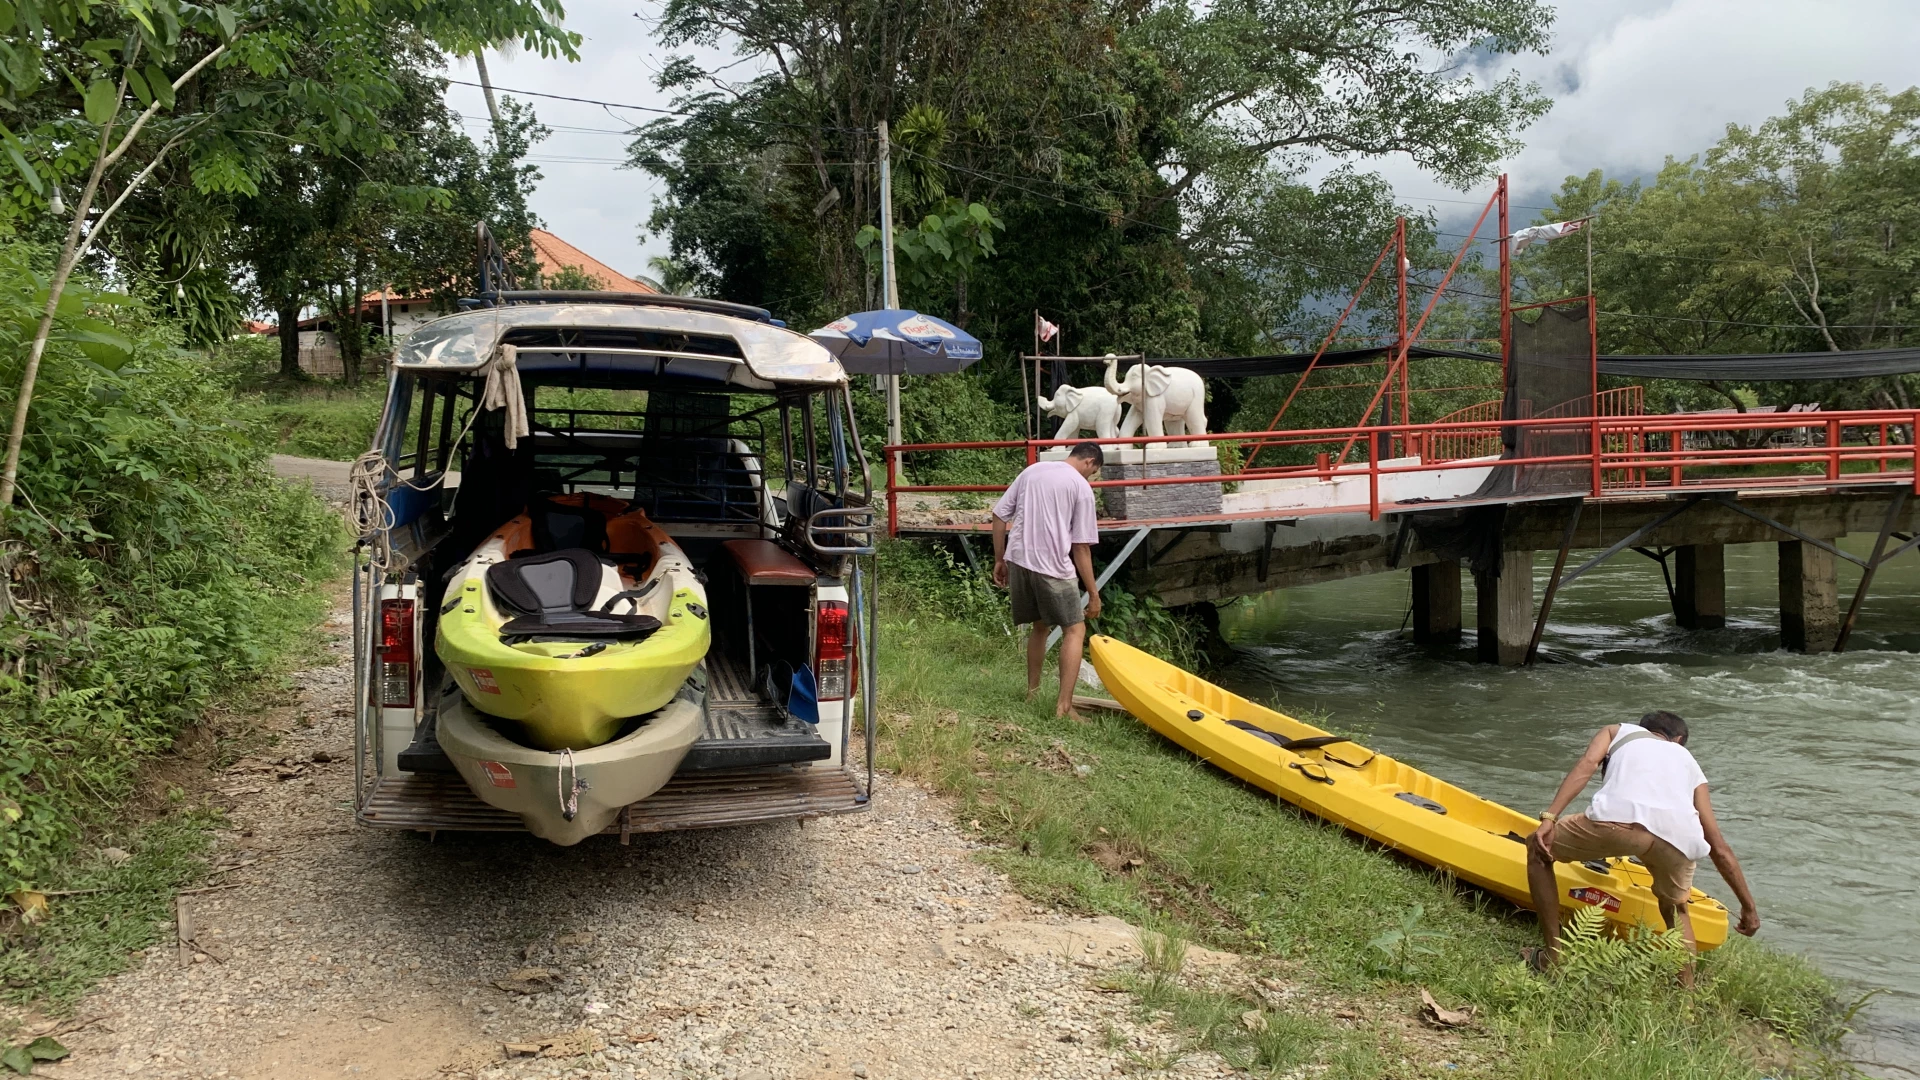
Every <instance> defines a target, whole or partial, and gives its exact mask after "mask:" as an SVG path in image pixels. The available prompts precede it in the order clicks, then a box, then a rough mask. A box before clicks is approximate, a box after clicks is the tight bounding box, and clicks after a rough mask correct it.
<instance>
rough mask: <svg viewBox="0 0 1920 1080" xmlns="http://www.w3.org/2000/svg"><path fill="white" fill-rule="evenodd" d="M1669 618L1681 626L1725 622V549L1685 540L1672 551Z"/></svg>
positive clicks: (1710, 625)
mask: <svg viewBox="0 0 1920 1080" xmlns="http://www.w3.org/2000/svg"><path fill="white" fill-rule="evenodd" d="M1673 619H1674V621H1675V622H1677V623H1679V624H1680V626H1681V628H1682V629H1685V630H1718V629H1720V628H1721V627H1723V626H1725V625H1727V549H1726V548H1725V547H1724V546H1723V545H1720V544H1689V545H1687V546H1685V547H1682V548H1678V549H1676V550H1675V551H1674V559H1673Z"/></svg>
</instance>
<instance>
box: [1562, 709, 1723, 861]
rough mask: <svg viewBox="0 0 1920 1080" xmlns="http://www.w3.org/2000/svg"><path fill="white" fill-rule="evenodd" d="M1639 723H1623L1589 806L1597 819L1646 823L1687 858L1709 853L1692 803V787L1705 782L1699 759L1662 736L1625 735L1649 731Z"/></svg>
mask: <svg viewBox="0 0 1920 1080" xmlns="http://www.w3.org/2000/svg"><path fill="white" fill-rule="evenodd" d="M1645 730H1646V729H1645V728H1643V727H1641V726H1640V725H1639V724H1621V725H1620V731H1619V734H1617V735H1615V736H1614V739H1613V746H1612V747H1609V748H1608V751H1607V752H1608V755H1609V757H1608V759H1607V779H1606V782H1605V783H1603V784H1601V785H1600V790H1599V791H1597V792H1595V793H1594V796H1593V802H1592V803H1590V804H1589V805H1588V806H1587V817H1589V818H1591V819H1593V820H1594V821H1617V822H1621V823H1623V824H1630V825H1644V826H1646V829H1647V831H1648V832H1650V833H1652V834H1653V835H1655V836H1657V837H1659V838H1660V839H1662V840H1665V841H1666V842H1667V843H1669V844H1672V845H1673V846H1674V847H1676V848H1679V849H1680V854H1682V855H1685V856H1686V857H1687V858H1689V859H1698V858H1701V857H1703V856H1705V855H1706V854H1707V851H1708V848H1707V838H1706V834H1705V833H1703V832H1701V830H1700V814H1699V812H1698V811H1696V810H1695V809H1694V808H1693V791H1694V789H1695V788H1697V787H1699V786H1700V785H1701V784H1704V783H1706V782H1707V775H1706V774H1705V773H1703V772H1701V771H1700V763H1699V762H1697V761H1695V760H1693V755H1692V754H1691V753H1689V752H1688V751H1687V748H1686V747H1684V746H1681V745H1680V744H1679V743H1675V742H1668V741H1667V740H1665V739H1661V738H1651V739H1635V740H1634V741H1633V742H1631V743H1628V744H1627V745H1625V746H1621V745H1620V743H1621V740H1623V739H1625V738H1626V737H1627V736H1629V735H1632V734H1634V733H1635V732H1639V731H1645Z"/></svg>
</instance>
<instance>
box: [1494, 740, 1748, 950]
mask: <svg viewBox="0 0 1920 1080" xmlns="http://www.w3.org/2000/svg"><path fill="white" fill-rule="evenodd" d="M1595 771H1600V772H1601V773H1602V774H1603V776H1604V777H1605V780H1604V781H1603V782H1602V783H1601V785H1600V790H1599V791H1598V792H1595V793H1594V796H1593V801H1592V802H1591V803H1590V804H1588V806H1587V812H1586V813H1584V814H1574V815H1572V816H1571V817H1567V818H1562V817H1560V814H1561V812H1562V811H1564V810H1565V809H1566V808H1567V805H1568V804H1569V803H1571V802H1573V800H1574V799H1575V798H1576V797H1578V796H1579V794H1580V792H1581V791H1583V790H1585V788H1586V786H1587V781H1588V780H1590V779H1592V778H1593V774H1594V772H1595ZM1527 851H1528V856H1529V857H1528V859H1527V885H1528V886H1529V889H1530V891H1531V892H1532V893H1533V910H1534V911H1536V912H1538V913H1539V915H1540V932H1541V934H1542V935H1543V936H1544V937H1545V938H1546V947H1545V949H1543V950H1542V952H1541V953H1540V961H1541V966H1546V965H1550V964H1551V963H1552V962H1553V960H1554V958H1555V952H1556V950H1557V949H1558V947H1559V944H1560V903H1561V900H1560V889H1559V886H1558V884H1557V883H1556V882H1555V880H1554V874H1553V864H1554V863H1556V862H1587V861H1589V860H1593V859H1603V860H1604V859H1609V858H1618V857H1625V856H1632V857H1635V858H1638V859H1639V860H1640V861H1641V862H1642V863H1645V864H1646V868H1647V870H1648V872H1650V873H1651V874H1652V875H1653V893H1654V895H1655V896H1656V897H1658V898H1659V900H1660V916H1661V918H1663V919H1665V920H1666V922H1667V926H1668V927H1673V926H1678V927H1680V932H1681V934H1683V935H1684V936H1685V937H1686V939H1687V947H1688V948H1693V947H1694V943H1693V921H1692V920H1691V919H1690V918H1688V917H1687V900H1688V898H1689V897H1690V896H1691V895H1692V893H1693V867H1694V863H1695V862H1696V861H1697V860H1698V859H1699V858H1700V857H1701V856H1702V855H1709V856H1711V857H1712V858H1713V865H1714V867H1715V868H1716V869H1718V870H1719V871H1720V876H1721V877H1723V878H1725V879H1726V881H1727V884H1728V885H1730V886H1732V887H1733V893H1734V896H1735V897H1737V898H1738V899H1739V901H1740V921H1739V923H1738V924H1737V925H1736V926H1735V927H1734V929H1736V930H1738V931H1739V932H1740V933H1742V934H1745V935H1747V936H1748V937H1752V936H1753V934H1754V932H1755V931H1757V930H1759V929H1760V908H1759V907H1758V906H1757V905H1756V904H1755V903H1754V902H1753V893H1752V892H1751V891H1749V890H1748V889H1747V876H1746V874H1744V873H1743V872H1741V870H1740V860H1738V859H1736V858H1734V855H1733V849H1732V848H1730V847H1728V846H1727V838H1726V837H1724V836H1722V835H1720V825H1719V823H1718V822H1716V821H1715V820H1714V817H1713V804H1712V802H1711V801H1709V799H1708V797H1707V777H1706V774H1705V773H1703V772H1701V771H1700V765H1699V763H1698V762H1696V761H1694V760H1693V754H1692V753H1690V752H1689V751H1688V750H1687V722H1686V721H1685V720H1682V719H1680V718H1679V717H1678V716H1675V715H1674V714H1672V713H1670V712H1650V713H1648V714H1647V715H1645V716H1643V717H1641V718H1640V722H1639V723H1638V724H1613V725H1611V726H1608V727H1604V728H1601V729H1600V731H1599V732H1598V733H1597V734H1595V735H1594V737H1593V741H1592V742H1589V743H1588V744H1587V749H1586V752H1585V753H1583V754H1581V755H1580V760H1579V761H1577V762H1575V763H1574V766H1573V768H1572V770H1570V771H1569V772H1568V773H1567V778H1566V779H1565V780H1563V781H1561V782H1560V790H1559V792H1558V793H1556V794H1555V795H1554V797H1553V805H1551V806H1549V807H1548V808H1547V809H1546V810H1545V811H1544V812H1542V813H1541V815H1540V827H1539V828H1538V829H1537V830H1535V831H1534V833H1533V835H1532V836H1530V837H1528V838H1527ZM1686 979H1687V981H1688V982H1689V983H1691V981H1692V971H1691V969H1689V970H1688V973H1687V976H1686Z"/></svg>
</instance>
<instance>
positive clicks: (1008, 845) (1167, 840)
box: [880, 592, 1838, 1080]
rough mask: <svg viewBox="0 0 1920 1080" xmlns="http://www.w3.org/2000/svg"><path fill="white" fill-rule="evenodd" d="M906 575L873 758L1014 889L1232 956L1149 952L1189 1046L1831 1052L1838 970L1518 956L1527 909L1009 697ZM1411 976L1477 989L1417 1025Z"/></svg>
mask: <svg viewBox="0 0 1920 1080" xmlns="http://www.w3.org/2000/svg"><path fill="white" fill-rule="evenodd" d="M917 596H918V597H919V599H917V600H909V599H907V598H904V597H898V596H897V594H896V599H895V602H894V603H891V604H889V608H890V609H891V610H892V614H891V615H890V616H888V617H884V618H883V621H882V627H881V664H880V668H881V670H882V671H883V672H884V673H886V674H885V683H884V685H883V688H882V689H883V694H882V706H881V721H882V722H881V731H882V734H883V736H884V743H883V753H884V755H885V756H884V757H883V762H884V763H885V764H886V765H888V766H889V767H891V768H894V769H897V770H899V771H900V772H902V773H904V774H906V775H908V776H911V777H914V778H916V779H919V780H921V781H923V782H926V783H928V784H930V785H931V786H933V787H934V788H936V789H937V790H939V791H941V792H943V793H945V794H947V795H949V796H951V797H952V798H954V800H955V801H956V803H957V805H958V812H959V816H960V819H961V821H963V822H964V823H966V824H967V825H968V826H969V827H970V828H972V829H974V830H976V831H977V832H978V833H979V834H980V835H981V836H982V837H983V838H984V839H989V840H992V841H995V842H997V843H998V844H999V845H1000V846H999V847H998V848H997V849H996V850H995V851H994V852H993V853H992V854H991V855H989V856H987V858H988V859H989V861H991V862H992V863H993V864H994V865H995V866H997V867H998V868H999V869H1001V870H1003V871H1004V872H1006V873H1007V874H1008V875H1009V876H1010V877H1011V878H1012V879H1013V880H1014V881H1015V882H1016V883H1017V884H1018V886H1019V887H1020V888H1021V890H1022V891H1023V892H1024V893H1026V894H1027V895H1028V896H1030V897H1032V898H1034V899H1036V900H1038V901H1041V902H1045V903H1049V904H1053V905H1057V906H1059V907H1061V908H1064V909H1067V910H1073V911H1083V912H1098V913H1104V914H1112V915H1116V916H1119V917H1121V918H1124V919H1127V920H1128V921H1130V922H1133V923H1135V924H1136V925H1140V926H1143V927H1147V928H1149V929H1150V930H1152V931H1154V932H1156V933H1159V934H1163V935H1165V936H1166V937H1167V938H1168V939H1170V940H1172V941H1174V942H1179V941H1189V940H1190V941H1194V942H1200V943H1204V944H1206V945H1209V946H1211V947H1214V948H1219V949H1226V950H1231V951H1234V952H1237V953H1240V954H1242V955H1243V956H1245V957H1247V958H1248V961H1247V965H1246V968H1247V971H1248V972H1249V974H1250V976H1251V977H1250V979H1249V980H1248V981H1247V982H1246V983H1245V985H1243V986H1241V987H1238V988H1227V989H1222V988H1206V987H1198V986H1192V985H1189V984H1187V983H1185V982H1183V981H1181V980H1178V979H1175V978H1171V977H1168V976H1167V975H1166V974H1165V973H1164V972H1162V973H1160V974H1158V975H1156V974H1154V973H1153V972H1151V971H1149V972H1146V973H1143V974H1142V975H1140V976H1138V977H1137V979H1136V981H1135V982H1134V983H1133V989H1135V990H1136V991H1138V994H1139V1001H1140V1003H1141V1007H1142V1008H1143V1009H1146V1010H1148V1011H1150V1012H1157V1013H1162V1014H1164V1015H1166V1016H1167V1017H1169V1018H1170V1021H1171V1022H1172V1023H1174V1024H1175V1025H1177V1026H1178V1027H1179V1028H1180V1029H1182V1030H1184V1031H1186V1032H1188V1034H1189V1036H1190V1038H1191V1039H1192V1040H1193V1043H1194V1045H1196V1046H1203V1047H1207V1048H1210V1049H1214V1050H1217V1051H1220V1052H1222V1053H1223V1054H1225V1055H1227V1056H1228V1058H1229V1059H1230V1060H1232V1061H1234V1062H1235V1063H1236V1064H1240V1065H1243V1066H1246V1067H1248V1068H1250V1069H1251V1070H1253V1071H1254V1072H1255V1073H1256V1074H1258V1075H1279V1074H1282V1073H1285V1072H1286V1071H1287V1070H1290V1069H1293V1068H1297V1067H1300V1066H1303V1065H1304V1066H1313V1067H1315V1068H1316V1069H1324V1070H1325V1075H1328V1076H1336V1077H1337V1076H1378V1075H1395V1076H1407V1075H1412V1076H1426V1075H1435V1076H1439V1075H1445V1076H1462V1075H1468V1076H1471V1075H1482V1076H1498V1077H1522V1078H1533V1077H1539V1078H1541V1080H1546V1078H1555V1080H1559V1078H1569V1077H1593V1078H1595V1080H1600V1078H1606V1080H1621V1078H1634V1077H1648V1078H1652V1077H1681V1076H1684V1077H1689V1078H1717V1077H1727V1078H1735V1077H1738V1078H1751V1077H1758V1076H1761V1075H1769V1076H1780V1075H1787V1074H1791V1073H1793V1072H1795V1071H1802V1072H1808V1073H1812V1072H1817V1071H1819V1070H1820V1069H1821V1068H1822V1067H1823V1063H1824V1062H1826V1061H1827V1058H1826V1054H1827V1051H1828V1050H1829V1049H1830V1048H1831V1046H1832V1044H1833V1042H1834V1041H1835V1040H1836V1039H1837V1036H1838V1031H1837V1022H1836V1011H1835V1003H1834V998H1833V989H1832V987H1831V985H1830V984H1829V983H1828V982H1827V981H1826V980H1825V979H1824V978H1822V977H1821V976H1820V975H1819V974H1818V973H1817V972H1815V971H1814V970H1812V969H1811V968H1810V967H1809V966H1808V965H1806V964H1805V963H1803V962H1801V961H1799V960H1797V959H1794V958H1791V957H1787V956H1783V955H1780V954H1777V953H1774V952H1772V951H1770V950H1768V949H1766V948H1765V947H1763V946H1758V945H1755V944H1754V943H1752V942H1748V941H1746V940H1735V941H1734V942H1733V943H1731V944H1729V945H1728V946H1726V947H1724V948H1722V949H1720V950H1718V951H1716V952H1714V953H1711V954H1709V955H1707V956H1706V957H1704V958H1703V959H1702V961H1701V978H1700V980H1699V983H1700V986H1699V989H1697V990H1694V991H1691V992H1688V991H1683V990H1681V989H1680V988H1679V987H1678V985H1677V983H1676V980H1674V979H1673V978H1672V977H1671V972H1664V973H1663V972H1660V971H1656V970H1638V969H1636V970H1634V971H1625V972H1621V971H1616V970H1614V969H1612V968H1609V967H1607V966H1606V965H1602V967H1601V970H1602V972H1603V974H1604V975H1605V977H1604V978H1601V979H1600V980H1599V981H1598V982H1590V983H1589V984H1586V985H1582V984H1580V983H1578V982H1577V981H1575V980H1572V979H1566V978H1562V979H1556V980H1542V979H1540V978H1538V977H1536V976H1533V975H1531V974H1530V973H1529V972H1528V971H1527V970H1526V968H1525V967H1524V965H1523V964H1522V963H1521V961H1520V959H1519V950H1520V948H1521V947H1522V946H1523V945H1527V944H1530V943H1533V942H1534V940H1535V938H1534V935H1535V934H1536V932H1537V931H1536V925H1535V923H1534V920H1533V918H1532V916H1531V915H1530V914H1528V913H1525V912H1520V911H1517V910H1516V909H1515V908H1514V907H1513V906H1512V905H1510V904H1508V903H1507V902H1506V901H1504V900H1501V899H1499V898H1497V897H1493V896H1491V895H1489V894H1486V893H1484V892H1481V891H1479V890H1477V889H1474V888H1471V887H1468V886H1465V885H1463V884H1461V883H1459V882H1457V881H1455V880H1453V879H1451V878H1450V877H1449V876H1447V875H1445V874H1444V873H1441V872H1438V871H1434V870H1432V869H1430V868H1426V867H1423V866H1419V865H1417V864H1414V863H1411V862H1409V861H1407V860H1404V859H1402V858H1400V857H1398V856H1395V855H1393V854H1391V853H1389V852H1387V851H1385V850H1383V849H1381V848H1379V847H1378V846H1375V845H1369V844H1367V843H1364V842H1362V841H1360V840H1359V839H1357V838H1355V837H1353V836H1352V835H1350V834H1348V833H1346V832H1345V831H1344V830H1341V829H1339V828H1338V827H1335V826H1332V825H1328V824H1326V823H1324V822H1321V821H1319V820H1318V819H1315V818H1312V817H1310V816H1307V815H1305V814H1302V813H1301V812H1299V811H1297V810H1295V809H1294V808H1292V807H1291V806H1288V805H1286V804H1284V803H1281V802H1278V801H1277V800H1275V799H1273V798H1272V797H1271V796H1269V795H1267V794H1265V793H1264V792H1260V791H1257V790H1255V789H1253V788H1250V787H1248V786H1245V785H1243V784H1240V783H1239V782H1237V781H1235V780H1234V779H1232V778H1231V777H1228V776H1227V775H1225V774H1223V773H1221V772H1219V771H1217V770H1214V769H1213V768H1211V767H1209V766H1207V765H1204V764H1202V763H1201V762H1199V761H1198V760H1196V759H1195V758H1193V757H1192V756H1191V755H1189V754H1187V753H1185V752H1184V751H1182V750H1180V749H1179V748H1178V747H1175V746H1173V745H1172V744H1170V743H1167V742H1166V741H1164V740H1163V739H1161V738H1160V737H1159V736H1157V735H1155V734H1154V733H1152V732H1151V731H1150V730H1148V729H1147V728H1146V727H1145V726H1144V725H1142V724H1140V723H1139V722H1138V721H1136V720H1134V719H1133V718H1131V717H1129V716H1125V715H1122V714H1117V713H1110V712H1104V711H1094V712H1092V713H1091V714H1090V718H1089V722H1088V723H1086V724H1084V725H1083V724H1076V723H1073V722H1070V721H1064V720H1057V719H1055V718H1054V717H1053V716H1052V715H1051V711H1052V710H1051V704H1050V703H1051V694H1050V693H1049V694H1043V695H1040V696H1041V697H1044V698H1046V699H1047V704H1046V706H1045V707H1041V706H1038V705H1029V704H1028V703H1027V702H1026V701H1025V700H1024V690H1025V679H1024V670H1023V666H1022V660H1021V657H1020V654H1019V648H1018V646H1019V642H1018V640H1017V639H1016V638H1014V637H1013V636H1011V635H1009V634H1008V633H1007V632H1006V630H1005V629H1004V627H994V628H992V629H986V630H982V629H976V628H975V627H976V625H978V624H977V623H960V622H952V621H948V620H946V619H944V618H942V617H940V616H939V615H938V614H934V613H931V611H930V608H931V607H932V606H933V603H934V602H937V594H933V595H931V596H930V595H929V594H927V593H925V592H918V593H917ZM1049 677H1051V673H1049ZM1283 704H1284V703H1283ZM1312 719H1313V722H1314V723H1316V724H1321V725H1323V726H1329V727H1333V728H1335V729H1337V728H1338V718H1337V717H1335V718H1331V720H1329V719H1328V718H1322V717H1314V718H1312ZM1610 944H1613V943H1610ZM1655 966H1656V967H1657V965H1655ZM1616 976H1617V977H1616ZM1263 985H1265V986H1278V987H1282V988H1289V989H1283V990H1282V991H1280V992H1278V997H1277V998H1276V996H1275V992H1271V991H1265V992H1263V991H1261V990H1260V989H1259V988H1260V987H1262V986H1263ZM1422 988H1424V989H1426V990H1428V991H1429V992H1431V993H1432V994H1433V996H1434V997H1435V998H1436V999H1438V1001H1439V1002H1440V1003H1441V1004H1442V1005H1443V1006H1446V1007H1449V1008H1464V1007H1469V1006H1471V1007H1472V1008H1473V1009H1474V1010H1475V1014H1476V1015H1475V1019H1474V1021H1473V1022H1472V1024H1471V1025H1470V1026H1468V1027H1465V1028H1462V1029H1459V1030H1457V1031H1448V1032H1445V1033H1440V1032H1434V1031H1430V1030H1427V1029H1424V1028H1422V1027H1421V1026H1420V1025H1419V1024H1418V1023H1417V1022H1416V1021H1415V1020H1414V1018H1415V1017H1416V1016H1417V1015H1418V1013H1419V1007H1420V990H1421V989H1422ZM1276 1002H1279V1004H1276ZM1296 1002H1297V1004H1295V1003H1296ZM1338 1003H1345V1004H1344V1005H1342V1004H1338ZM1248 1013H1255V1014H1257V1015H1258V1016H1259V1019H1257V1020H1254V1019H1245V1017H1246V1014H1248ZM1337 1013H1345V1014H1347V1015H1348V1016H1351V1017H1353V1019H1351V1020H1339V1019H1336V1018H1334V1016H1333V1015H1330V1014H1337Z"/></svg>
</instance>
